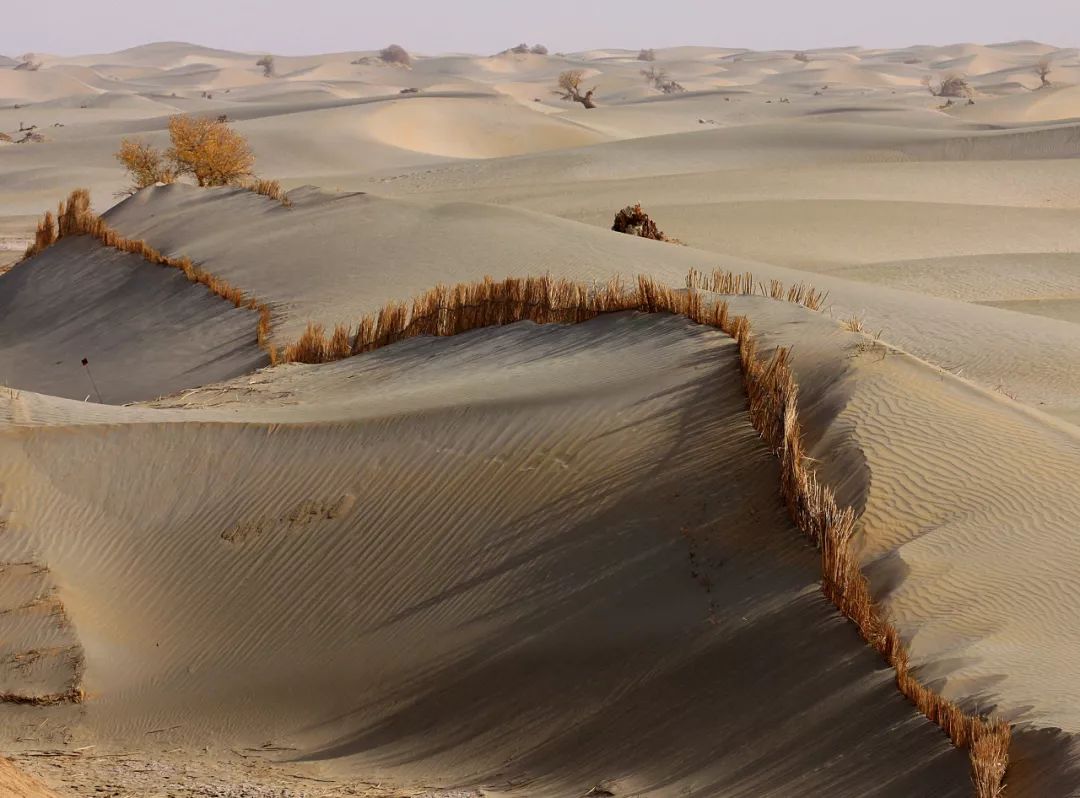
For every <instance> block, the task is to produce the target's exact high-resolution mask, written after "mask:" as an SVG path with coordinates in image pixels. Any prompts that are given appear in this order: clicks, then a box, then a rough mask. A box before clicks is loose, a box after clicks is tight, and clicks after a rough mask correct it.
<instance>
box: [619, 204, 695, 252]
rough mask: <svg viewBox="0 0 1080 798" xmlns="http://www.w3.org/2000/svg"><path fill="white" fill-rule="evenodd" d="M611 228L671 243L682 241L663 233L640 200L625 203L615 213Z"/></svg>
mask: <svg viewBox="0 0 1080 798" xmlns="http://www.w3.org/2000/svg"><path fill="white" fill-rule="evenodd" d="M611 229H612V230H614V231H615V232H616V233H626V234H627V235H631V236H638V237H639V238H649V239H652V240H653V241H667V242H668V243H671V244H679V243H682V242H680V241H679V240H678V239H675V238H669V237H668V236H666V235H664V232H663V231H662V230H660V228H658V227H657V226H656V222H654V221H653V220H652V219H651V218H649V214H647V213H645V211H644V209H642V207H641V203H640V202H638V203H636V204H634V205H627V206H626V207H625V208H623V209H622V210H621V211H619V212H618V213H616V214H615V221H614V222H613V223H612V225H611Z"/></svg>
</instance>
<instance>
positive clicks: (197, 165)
mask: <svg viewBox="0 0 1080 798" xmlns="http://www.w3.org/2000/svg"><path fill="white" fill-rule="evenodd" d="M169 139H170V140H171V142H172V145H171V146H170V147H169V149H168V151H167V152H166V158H167V159H168V161H169V162H170V163H172V164H173V165H174V166H175V167H176V172H177V174H181V175H184V174H187V175H191V176H192V177H194V178H195V182H196V183H197V184H198V185H200V186H227V185H231V184H235V183H238V182H240V181H242V180H243V179H245V178H248V177H251V173H252V172H251V170H252V169H253V168H254V166H255V156H254V154H252V152H251V147H250V146H249V145H248V143H247V139H245V138H244V137H243V136H241V135H240V134H239V133H237V132H236V131H235V130H233V129H232V127H230V126H229V124H228V123H227V122H220V121H218V120H217V119H211V118H209V117H205V116H174V117H173V118H172V119H170V120H169Z"/></svg>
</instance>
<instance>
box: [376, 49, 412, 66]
mask: <svg viewBox="0 0 1080 798" xmlns="http://www.w3.org/2000/svg"><path fill="white" fill-rule="evenodd" d="M379 60H380V61H382V62H383V63H384V64H397V65H398V66H406V67H407V66H412V56H411V55H409V53H408V51H407V50H406V49H405V48H404V47H402V46H401V45H400V44H391V45H390V46H388V47H384V48H383V49H382V50H380V51H379Z"/></svg>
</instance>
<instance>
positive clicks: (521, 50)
mask: <svg viewBox="0 0 1080 798" xmlns="http://www.w3.org/2000/svg"><path fill="white" fill-rule="evenodd" d="M505 52H507V53H514V54H515V55H525V54H526V53H528V52H529V45H527V44H525V42H522V43H521V44H519V45H516V46H514V47H511V48H510V49H508V50H506V51H505Z"/></svg>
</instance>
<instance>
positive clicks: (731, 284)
mask: <svg viewBox="0 0 1080 798" xmlns="http://www.w3.org/2000/svg"><path fill="white" fill-rule="evenodd" d="M42 225H43V228H44V229H41V228H39V234H38V240H37V241H35V243H34V245H32V247H31V249H34V248H35V247H37V248H38V249H40V246H39V243H40V244H43V245H44V246H47V245H48V244H49V243H51V241H52V240H55V238H56V236H55V235H53V234H52V233H50V232H49V230H50V229H51V228H50V224H49V215H48V214H47V215H46V220H45V221H44V222H43V223H42ZM58 234H59V236H60V237H63V236H66V235H79V234H88V235H92V236H94V237H95V238H97V239H98V240H100V241H101V242H102V243H104V244H106V245H108V246H113V247H117V248H118V249H122V250H123V251H125V252H133V253H136V254H141V255H143V257H145V258H146V259H147V260H149V261H151V262H152V263H159V264H162V265H166V266H174V267H176V268H180V269H182V270H183V271H184V273H185V275H187V276H188V279H190V280H192V282H200V283H203V284H204V285H206V286H207V287H208V288H210V290H211V291H213V292H214V293H216V294H218V295H219V296H222V297H224V298H226V299H228V300H229V301H231V302H233V304H234V305H236V306H237V307H250V308H253V309H258V310H260V313H261V316H260V322H259V342H260V344H261V345H262V346H264V348H266V349H267V350H268V352H269V353H270V355H271V360H272V362H275V363H276V362H280V361H281V360H284V361H297V362H304V363H323V362H328V361H332V360H339V359H341V358H346V357H350V356H352V355H357V354H361V353H363V352H370V351H372V350H375V349H379V348H381V347H384V346H388V345H390V344H393V343H395V342H397V341H402V340H405V339H407V338H414V337H417V336H421V335H429V336H448V335H456V334H458V333H463V332H466V331H469V330H475V329H479V328H482V327H491V326H497V325H502V324H511V323H513V322H518V321H532V322H535V323H538V324H576V323H578V322H583V321H587V320H589V319H592V318H595V317H597V316H600V315H602V314H605V313H617V312H620V311H638V312H643V313H671V314H677V315H681V316H685V317H686V318H688V319H690V320H691V321H693V322H695V323H697V324H705V325H708V326H710V327H714V328H716V329H719V330H721V331H723V332H724V333H726V334H727V335H729V336H731V337H732V338H734V339H735V341H736V342H737V344H738V351H739V364H740V367H741V370H742V374H743V384H744V387H745V390H746V394H747V397H748V400H749V415H750V423H751V424H752V425H753V427H754V429H755V430H757V432H758V433H759V434H760V435H761V437H762V439H763V440H764V441H765V443H766V444H767V445H768V447H769V448H770V449H771V450H772V452H773V454H774V455H775V456H776V457H777V459H778V460H779V462H780V471H781V478H780V493H781V496H782V498H783V500H784V503H785V504H786V506H787V509H788V513H789V515H790V516H791V519H792V521H793V522H794V523H795V525H796V526H798V528H799V529H800V530H802V532H803V533H804V534H805V535H806V536H807V538H808V539H809V540H810V541H811V542H812V543H813V545H814V546H815V547H816V548H817V549H818V550H819V551H820V555H821V572H822V590H823V592H824V594H825V596H826V597H828V599H829V600H830V601H832V602H833V604H835V605H836V607H837V609H839V610H840V612H841V613H843V614H844V615H845V616H846V617H847V618H848V619H850V620H851V621H852V623H854V624H855V626H856V627H857V628H858V630H859V633H860V634H861V635H862V637H863V639H864V640H866V642H867V643H869V644H870V645H871V646H873V647H874V648H875V649H876V650H877V651H878V652H879V653H880V654H881V656H882V658H883V659H884V660H885V661H886V662H887V663H888V664H889V665H890V666H891V667H892V668H893V669H894V670H895V673H896V686H897V688H898V689H899V690H900V692H901V693H903V694H904V695H905V696H906V697H907V698H908V699H909V700H910V701H911V703H912V704H914V705H915V707H917V708H918V710H919V711H920V712H921V713H922V714H923V715H925V716H926V717H927V718H928V719H929V720H930V721H932V722H933V723H935V724H937V725H938V726H939V727H941V729H942V730H943V731H944V732H945V733H946V734H947V735H948V737H949V739H950V740H952V742H953V744H954V745H956V746H957V747H959V748H966V749H967V750H968V752H969V756H970V761H971V777H972V782H973V784H974V787H975V794H976V796H977V797H978V798H997V796H1000V795H1002V794H1003V790H1004V778H1005V771H1006V768H1007V766H1008V755H1009V742H1010V737H1011V731H1010V727H1009V725H1008V723H1006V722H1005V721H1002V720H998V719H988V718H985V717H983V716H981V715H976V714H968V713H966V712H965V711H964V710H963V709H961V707H960V706H959V705H957V704H956V703H954V702H952V701H949V700H948V699H946V698H944V697H943V696H941V695H940V694H938V693H936V692H935V691H934V690H932V689H931V688H930V687H928V686H927V685H925V684H923V683H922V682H920V681H919V679H918V677H916V676H915V674H914V673H912V669H911V665H910V663H909V659H908V653H907V650H906V649H905V647H904V644H903V640H902V639H901V637H900V634H899V632H897V630H896V628H895V627H894V626H893V625H892V624H891V623H890V622H889V620H888V618H887V617H886V615H885V613H884V611H883V610H882V608H881V607H880V606H878V605H877V604H876V603H875V602H874V600H873V598H872V596H871V593H870V586H869V583H868V582H867V580H866V577H864V576H863V574H862V571H861V569H860V568H859V564H858V559H857V557H856V555H855V553H854V551H853V547H852V542H851V541H852V536H853V534H854V531H855V512H854V510H853V509H852V508H850V507H840V506H838V505H837V503H836V500H835V498H834V496H833V493H832V491H831V490H830V489H829V488H828V487H827V486H825V485H823V484H822V483H820V482H819V481H818V479H817V476H816V473H815V469H814V466H813V461H812V460H811V459H810V457H809V456H808V455H807V453H806V449H805V444H804V439H803V433H802V427H801V425H800V422H799V413H798V386H797V385H796V383H795V379H794V376H793V374H792V371H791V367H790V365H789V362H790V352H789V351H788V350H787V349H786V348H782V347H777V348H776V349H775V350H774V351H773V352H772V353H770V354H767V355H766V354H761V353H759V352H758V351H757V345H756V343H755V338H754V335H753V334H752V333H751V330H750V323H749V321H748V320H747V318H746V317H745V316H733V315H731V314H730V313H729V309H728V305H727V303H726V302H723V301H720V300H716V301H709V302H707V301H706V297H704V296H703V294H702V292H713V293H716V294H746V295H762V296H766V297H770V298H772V299H777V300H782V301H788V302H794V303H797V304H800V305H803V306H804V307H807V308H810V309H812V310H820V309H821V307H822V305H823V303H824V300H825V295H824V294H822V293H821V292H818V291H816V290H814V289H813V288H811V287H810V286H806V285H803V284H799V285H795V286H791V287H789V288H785V286H784V285H783V284H782V283H780V282H778V281H775V280H773V281H770V282H769V283H763V282H757V281H755V280H754V277H753V275H752V274H749V273H744V274H732V273H731V272H725V271H717V272H714V273H713V274H711V275H705V274H702V273H699V272H691V274H690V275H689V277H688V278H687V289H686V290H685V291H682V290H675V289H672V288H670V287H668V286H664V285H660V284H658V283H656V282H655V281H654V280H652V279H651V278H649V277H638V279H637V281H636V284H634V285H632V286H630V287H627V286H625V285H624V284H623V283H621V282H620V281H619V280H618V279H613V280H611V281H609V282H608V283H606V284H600V285H585V284H582V283H576V282H572V281H569V280H559V279H554V278H551V277H525V278H508V279H506V280H502V281H496V280H492V279H491V278H486V279H484V280H482V281H480V282H476V283H463V284H459V285H455V286H452V287H448V286H436V287H435V288H433V289H432V290H430V291H428V292H427V293H424V294H421V295H420V296H418V297H416V298H415V299H414V300H413V301H412V302H411V303H407V304H406V303H399V302H392V303H389V304H387V305H386V306H385V307H383V308H382V309H381V310H379V311H378V312H376V313H373V314H369V315H366V316H364V317H363V318H362V319H361V320H360V322H359V324H358V325H357V327H356V328H355V330H354V329H352V328H351V327H349V326H348V325H338V326H337V327H335V329H334V331H333V332H332V333H331V334H330V335H329V336H327V335H326V334H325V331H324V328H323V327H322V326H320V325H317V324H309V325H308V328H307V330H306V331H305V332H304V334H303V335H302V336H301V337H300V339H299V340H298V341H297V342H296V343H294V344H291V345H289V346H287V347H286V348H285V349H284V350H283V351H281V352H278V351H275V350H274V348H273V346H272V345H270V344H269V341H268V332H269V327H270V320H269V309H268V308H267V306H266V305H264V304H261V303H258V302H256V301H255V300H253V299H246V298H245V295H244V294H243V293H242V292H241V291H239V290H238V289H236V288H234V287H232V286H229V285H228V284H227V283H225V282H224V281H222V280H219V279H217V278H215V277H213V276H211V275H207V274H206V273H205V272H202V271H201V270H199V269H198V268H197V267H195V266H192V264H191V263H190V261H188V260H186V259H181V260H173V259H169V258H165V257H164V256H162V255H161V254H160V253H158V252H157V251H156V250H154V249H152V248H151V247H149V246H148V245H146V244H145V243H144V242H142V241H131V240H128V239H124V238H122V237H120V236H119V235H118V234H117V233H116V232H115V231H113V230H111V229H109V228H108V227H107V226H106V225H105V224H104V222H103V221H102V220H101V219H100V218H99V217H96V216H94V215H93V214H92V213H90V211H89V197H88V195H87V194H86V192H85V191H76V192H74V193H73V194H72V195H71V198H69V200H68V201H67V203H62V204H61V207H60V214H59V229H58ZM28 254H31V253H30V252H29V251H28Z"/></svg>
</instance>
